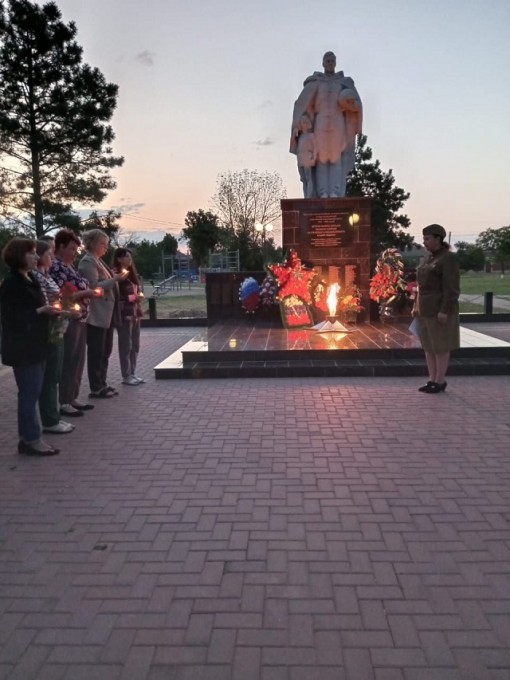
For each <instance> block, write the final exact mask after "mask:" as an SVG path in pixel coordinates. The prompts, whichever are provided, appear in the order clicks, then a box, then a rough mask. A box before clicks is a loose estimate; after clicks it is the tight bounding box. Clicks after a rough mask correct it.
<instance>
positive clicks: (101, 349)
mask: <svg viewBox="0 0 510 680" xmlns="http://www.w3.org/2000/svg"><path fill="white" fill-rule="evenodd" d="M109 241H110V239H109V238H108V236H107V235H106V234H105V233H104V232H103V231H101V229H91V230H90V231H87V232H86V233H85V234H84V235H83V245H84V246H85V255H84V256H83V258H82V259H81V261H80V264H79V265H78V270H79V271H80V273H81V274H82V276H84V277H85V278H86V279H87V280H88V282H89V286H90V288H91V289H93V290H97V289H101V290H102V291H103V294H102V295H99V296H98V297H93V298H92V299H91V300H90V307H89V314H88V317H87V370H88V376H89V385H90V395H89V396H90V397H92V398H97V399H109V398H110V397H113V396H114V395H116V394H118V392H117V390H115V389H114V388H113V387H110V386H109V385H108V383H107V381H106V377H107V373H108V361H109V359H110V355H111V353H112V348H113V329H114V328H115V326H117V325H118V322H119V319H118V316H119V304H118V300H119V287H118V284H117V282H118V281H122V280H124V279H125V278H126V275H125V274H114V273H113V272H112V271H111V269H110V268H109V267H108V266H107V265H106V264H105V262H103V260H102V259H101V258H102V257H103V256H104V255H105V254H106V251H107V250H108V244H109Z"/></svg>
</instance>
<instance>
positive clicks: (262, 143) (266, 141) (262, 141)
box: [255, 137, 274, 147]
mask: <svg viewBox="0 0 510 680" xmlns="http://www.w3.org/2000/svg"><path fill="white" fill-rule="evenodd" d="M272 144H274V139H273V138H272V137H266V138H265V139H258V140H257V141H256V142H255V146H259V147H260V146H271V145H272Z"/></svg>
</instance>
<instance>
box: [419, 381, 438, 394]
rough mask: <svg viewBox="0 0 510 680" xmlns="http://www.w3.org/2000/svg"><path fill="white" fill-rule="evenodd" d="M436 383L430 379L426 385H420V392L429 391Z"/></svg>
mask: <svg viewBox="0 0 510 680" xmlns="http://www.w3.org/2000/svg"><path fill="white" fill-rule="evenodd" d="M433 384H434V383H433V382H432V380H429V381H428V382H427V384H426V385H422V386H421V387H418V392H428V391H429V387H430V386H431V385H433Z"/></svg>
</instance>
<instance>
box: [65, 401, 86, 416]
mask: <svg viewBox="0 0 510 680" xmlns="http://www.w3.org/2000/svg"><path fill="white" fill-rule="evenodd" d="M60 415H61V416H65V417H66V418H83V413H82V412H81V411H78V409H76V408H75V407H74V406H73V405H72V404H60Z"/></svg>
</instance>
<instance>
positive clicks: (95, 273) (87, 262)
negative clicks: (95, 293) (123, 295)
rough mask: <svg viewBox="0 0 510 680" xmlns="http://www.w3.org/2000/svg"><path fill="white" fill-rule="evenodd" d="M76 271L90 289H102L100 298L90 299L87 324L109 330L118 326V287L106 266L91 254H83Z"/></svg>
mask: <svg viewBox="0 0 510 680" xmlns="http://www.w3.org/2000/svg"><path fill="white" fill-rule="evenodd" d="M78 271H79V272H80V274H81V275H82V276H84V277H85V278H86V279H87V281H88V282H89V285H90V287H91V288H103V289H104V295H103V296H102V297H93V298H91V299H90V307H89V315H88V317H87V323H88V324H90V325H91V326H97V327H98V328H110V326H111V324H112V321H113V325H114V326H118V325H120V318H119V317H120V314H119V304H118V298H119V287H118V284H117V281H115V280H114V279H113V275H112V272H111V270H110V268H109V267H107V266H106V264H105V263H104V262H103V261H102V260H100V259H99V258H97V257H95V256H94V255H92V254H91V253H85V255H84V256H83V257H82V259H81V260H80V264H79V265H78Z"/></svg>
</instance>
